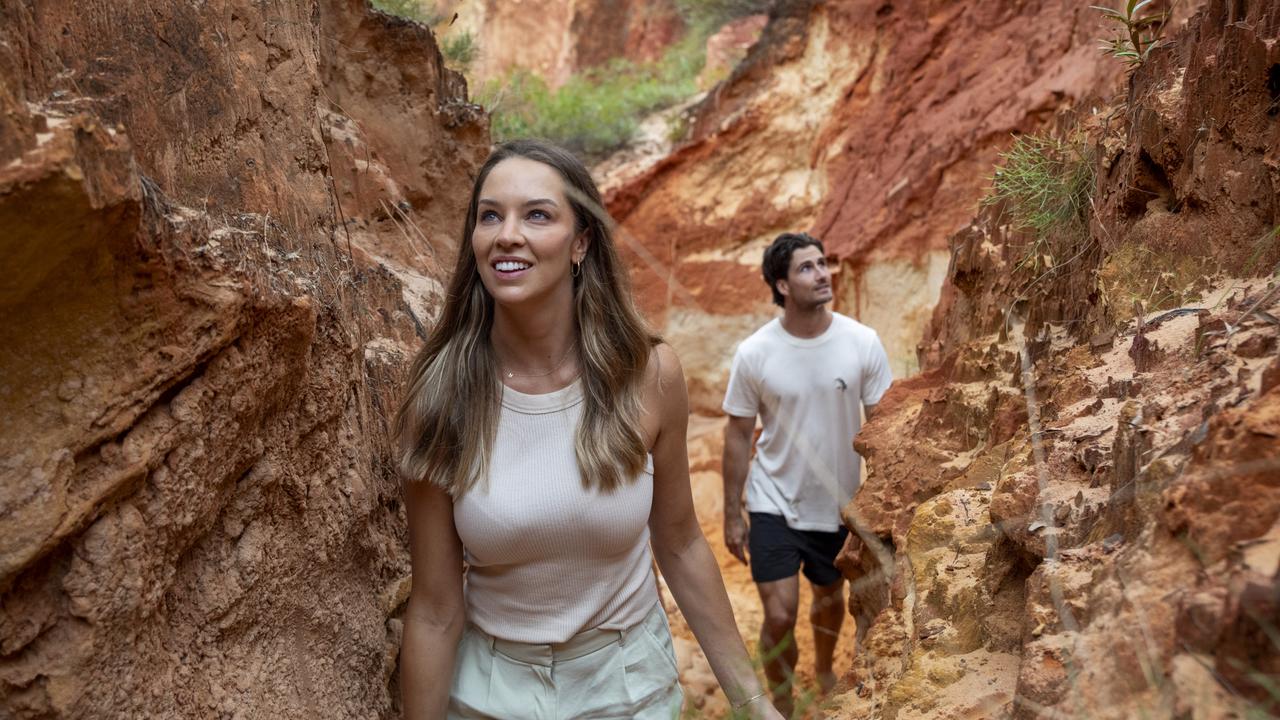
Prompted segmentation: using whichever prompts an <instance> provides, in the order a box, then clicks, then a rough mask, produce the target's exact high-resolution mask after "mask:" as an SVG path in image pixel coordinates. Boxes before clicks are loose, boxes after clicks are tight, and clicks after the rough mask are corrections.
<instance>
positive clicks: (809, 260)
mask: <svg viewBox="0 0 1280 720" xmlns="http://www.w3.org/2000/svg"><path fill="white" fill-rule="evenodd" d="M778 291H779V292H781V293H782V295H783V296H784V297H785V298H786V301H787V304H789V305H793V306H794V307H796V308H798V309H805V310H808V309H811V308H815V307H818V306H820V305H823V304H824V303H829V302H831V298H832V295H831V271H830V270H828V269H827V258H826V257H824V256H823V254H822V251H821V250H819V249H818V248H817V246H815V245H809V246H806V247H802V248H800V249H799V250H796V251H795V252H793V253H791V266H790V267H788V268H787V279H786V280H783V281H781V282H779V283H778Z"/></svg>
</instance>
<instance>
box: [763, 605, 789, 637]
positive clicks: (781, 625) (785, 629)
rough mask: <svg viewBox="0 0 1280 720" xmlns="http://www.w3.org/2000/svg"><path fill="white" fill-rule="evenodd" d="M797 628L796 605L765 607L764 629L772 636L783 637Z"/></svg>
mask: <svg viewBox="0 0 1280 720" xmlns="http://www.w3.org/2000/svg"><path fill="white" fill-rule="evenodd" d="M795 629H796V607H795V606H794V605H792V606H787V605H782V604H779V605H775V606H772V607H766V608H765V609H764V630H765V633H767V634H768V635H769V636H770V637H772V638H775V639H781V638H782V637H783V636H784V635H786V634H787V633H790V632H793V631H794V630H795Z"/></svg>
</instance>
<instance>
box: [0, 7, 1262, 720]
mask: <svg viewBox="0 0 1280 720" xmlns="http://www.w3.org/2000/svg"><path fill="white" fill-rule="evenodd" d="M1104 4H1105V5H1108V7H1106V8H1103V9H1102V10H1099V9H1098V8H1096V7H1090V4H1089V3H1082V2H1077V1H1076V0H1042V1H1040V2H1034V3H1025V2H990V1H989V0H955V1H954V2H926V1H925V0H898V1H895V2H885V1H884V0H775V1H773V2H769V1H767V0H724V1H723V2H722V1H721V0H716V1H715V2H712V1H711V0H708V1H707V2H702V1H701V0H625V1H624V0H616V1H615V0H521V2H514V1H513V2H507V1H506V0H439V1H433V0H377V1H376V2H374V3H372V4H370V3H369V2H366V0H273V2H270V3H262V2H249V1H248V0H209V1H207V2H198V3H196V2H191V3H155V2H149V1H147V0H116V1H114V2H110V3H83V2H74V1H73V0H0V717H4V718H14V719H15V720H73V719H74V720H79V719H81V718H117V717H120V718H135V717H154V718H201V719H203V718H220V719H222V718H226V719H227V720H240V719H252V718H307V719H308V720H310V719H312V718H323V719H326V720H327V719H330V718H332V719H334V720H346V719H348V718H376V719H377V720H395V719H396V718H400V717H402V716H403V711H402V707H401V697H402V694H401V691H402V689H403V688H402V687H401V686H400V677H401V654H400V653H401V647H402V645H403V640H404V626H405V614H406V606H407V598H408V597H409V594H410V588H411V586H412V577H411V572H410V556H409V550H408V547H409V545H408V543H409V538H408V531H407V518H406V509H405V503H404V498H403V494H402V488H401V479H400V477H399V476H398V474H397V473H398V471H397V469H396V457H397V456H396V449H395V447H394V446H393V443H392V441H391V436H390V433H391V427H390V426H391V418H392V417H393V415H394V414H395V410H396V408H397V407H398V404H399V402H400V400H401V398H402V394H403V387H404V377H405V373H406V370H407V368H408V367H409V365H410V363H411V361H412V358H413V357H414V355H415V354H416V353H417V352H418V351H419V349H420V348H421V347H422V346H423V343H424V341H425V339H426V337H427V335H428V333H429V332H430V330H431V329H432V328H433V327H434V326H435V324H436V323H437V321H438V320H439V318H440V314H441V308H442V306H443V303H444V298H445V295H446V292H447V291H446V283H447V281H448V278H449V275H450V272H451V270H450V269H451V268H452V267H453V265H454V261H455V258H456V257H457V254H458V253H459V252H460V251H461V252H466V250H467V248H468V242H469V239H467V238H460V237H459V236H460V234H461V229H462V228H463V227H464V220H465V218H466V216H467V212H468V207H467V204H468V193H469V192H470V185H471V182H472V180H473V179H474V178H475V177H476V174H477V171H478V169H479V167H480V165H481V163H482V162H483V161H484V159H485V158H486V157H487V155H488V153H489V152H490V150H491V148H492V147H493V146H494V143H495V142H498V141H501V140H503V139H506V138H509V137H516V136H522V135H534V134H545V135H548V136H554V137H555V139H556V141H557V142H559V143H561V144H563V145H564V146H566V147H568V148H570V149H571V150H572V151H574V152H576V153H578V154H580V155H581V157H583V158H584V160H585V162H587V163H588V164H593V165H592V167H593V168H594V169H595V170H596V172H597V174H598V175H599V177H598V178H597V180H598V182H599V184H600V186H601V190H602V194H603V201H604V206H605V208H604V209H605V210H607V212H608V213H609V215H610V217H611V218H612V219H613V220H614V221H616V223H617V229H618V238H619V240H618V242H619V246H620V253H621V254H622V256H623V258H622V259H623V261H624V262H625V263H626V267H627V271H628V272H629V274H630V277H631V280H632V284H633V289H634V292H635V295H636V301H637V303H638V305H639V306H640V308H641V310H642V312H643V314H644V317H645V319H646V321H647V322H649V323H650V324H651V325H652V327H653V328H654V330H655V331H656V332H657V333H659V334H660V335H662V337H663V338H665V339H666V341H667V342H668V343H670V344H671V346H672V347H673V348H674V349H675V351H676V352H677V354H678V355H679V357H680V359H681V363H682V365H683V367H684V369H685V373H686V378H687V382H688V388H689V398H690V404H691V406H692V412H693V415H692V416H691V418H690V427H689V431H688V441H689V453H690V458H689V460H690V464H691V469H692V483H693V493H694V499H695V502H696V504H697V512H698V520H699V523H700V525H701V528H702V530H703V532H704V534H705V535H706V536H707V539H708V541H709V542H710V545H711V547H712V549H713V551H714V552H715V555H716V559H717V562H718V564H719V566H720V569H721V572H722V574H723V576H724V580H725V583H726V586H727V588H728V591H729V596H730V599H731V602H732V605H733V609H734V612H735V614H736V616H737V620H738V622H739V625H740V630H741V632H742V635H743V639H744V640H745V641H746V643H747V645H748V647H752V648H753V647H754V646H755V642H756V637H757V634H758V631H759V628H760V624H761V615H762V612H761V606H760V600H759V598H758V596H757V592H756V588H755V586H754V584H753V583H752V582H751V579H750V573H749V571H748V569H747V568H746V567H745V566H743V565H741V564H740V563H738V562H737V561H736V560H734V559H733V558H732V557H731V556H730V555H729V554H728V552H727V551H726V549H725V548H724V544H723V538H722V527H721V523H722V518H721V510H720V508H721V502H722V497H721V494H722V481H721V475H720V467H719V466H720V455H721V448H722V442H723V440H722V433H723V430H724V427H725V423H726V420H725V419H724V417H723V415H722V414H721V410H720V407H721V402H722V400H723V399H724V396H725V388H726V383H727V379H728V376H729V366H730V362H731V358H732V357H733V354H734V348H735V347H736V345H737V343H739V342H740V341H741V340H743V339H744V338H746V337H747V336H748V335H750V334H751V333H752V332H753V331H754V330H755V329H756V328H759V327H760V326H761V325H763V324H764V323H766V322H768V321H769V320H770V319H771V318H773V317H775V316H776V315H777V313H778V312H779V310H778V308H777V306H775V305H774V304H773V303H772V302H771V300H770V293H769V290H768V288H767V287H766V286H765V284H764V283H763V282H762V280H761V267H760V264H761V255H762V251H763V249H764V248H765V246H767V245H768V244H769V242H770V241H771V240H772V239H773V238H774V237H776V236H777V235H778V234H779V233H782V232H787V231H795V230H802V231H806V232H809V233H812V234H814V235H815V236H818V237H820V238H821V239H822V240H823V242H824V243H825V251H826V255H827V256H828V257H827V258H826V259H827V261H828V262H829V263H830V265H831V266H832V267H833V268H835V269H836V270H837V272H836V273H835V274H834V280H833V290H834V293H833V295H834V297H833V300H832V301H831V302H830V306H831V307H832V309H834V310H835V311H837V312H840V313H842V314H845V315H848V316H850V317H854V318H856V319H859V320H860V321H861V322H864V323H865V324H867V325H869V326H871V327H872V328H875V329H876V330H877V331H878V333H879V334H880V336H881V338H882V340H883V342H884V344H885V346H886V349H887V351H888V356H889V361H890V364H891V366H892V370H893V374H894V376H895V382H894V383H893V385H892V386H891V387H890V389H889V390H888V391H887V392H886V393H885V395H884V396H883V398H882V399H881V402H880V403H879V407H878V409H877V411H876V413H875V415H874V418H873V419H872V421H871V422H869V423H868V424H866V425H864V426H863V429H862V431H861V432H860V434H859V435H858V437H857V438H856V440H854V439H852V438H851V440H853V442H854V443H855V447H856V449H857V451H858V452H859V453H860V454H861V455H862V457H863V459H864V460H865V462H866V471H865V473H864V474H863V475H862V484H861V486H860V489H859V491H858V492H857V494H856V495H855V496H854V497H853V498H851V499H849V501H848V502H847V504H845V505H844V507H843V508H841V515H840V517H841V521H842V522H843V524H844V525H845V526H846V527H847V528H849V529H850V530H853V531H855V536H851V539H850V541H849V542H848V543H847V544H846V546H845V548H844V550H843V551H842V553H841V556H840V562H839V563H838V564H839V567H840V569H841V571H842V573H843V574H844V576H845V578H846V579H847V581H848V584H849V585H850V586H852V587H855V588H856V590H855V591H854V592H853V593H852V595H851V596H850V597H849V601H848V605H847V608H846V609H847V611H848V616H847V617H846V619H845V622H844V626H843V630H842V633H841V638H840V641H839V651H838V654H837V659H836V666H835V670H836V673H837V675H838V676H839V684H838V686H837V689H836V691H835V693H833V695H832V696H831V697H830V698H829V699H828V701H827V702H824V703H820V704H819V705H818V706H817V707H812V706H811V707H810V709H809V717H811V718H812V717H828V718H832V719H833V720H853V719H854V718H858V720H864V719H869V720H962V719H963V720H970V719H974V720H976V719H978V718H1000V719H1001V720H1003V719H1005V718H1009V719H1010V720H1033V719H1036V720H1038V719H1040V718H1047V717H1052V718H1063V719H1065V720H1085V719H1088V720H1129V719H1130V718H1137V717H1142V718H1151V719H1152V720H1219V719H1222V720H1227V719H1248V720H1252V719H1254V718H1264V717H1277V716H1280V621H1278V620H1277V618H1280V4H1278V3H1277V2H1275V0H1194V1H1191V2H1165V1H1163V0H1156V1H1155V2H1153V3H1151V4H1149V5H1147V4H1144V6H1143V8H1144V9H1142V10H1137V9H1133V8H1132V7H1131V6H1130V5H1128V4H1126V5H1125V6H1123V7H1121V6H1120V4H1119V2H1118V0H1117V1H1116V2H1115V3H1114V5H1115V7H1110V6H1111V5H1112V4H1113V3H1104ZM1115 8H1120V9H1119V10H1116V9H1115ZM1125 8H1130V10H1131V13H1130V15H1125ZM1133 12H1136V13H1138V16H1131V15H1132V13H1133ZM1113 13H1119V14H1118V15H1116V14H1113ZM1121 28H1124V29H1125V30H1133V31H1134V32H1133V33H1129V32H1123V33H1121V35H1120V36H1118V35H1116V34H1115V33H1117V32H1119V31H1120V30H1121ZM1126 43H1128V44H1126ZM842 502H843V500H842ZM808 602H809V595H808V590H807V586H806V585H805V584H804V583H802V584H801V604H800V613H799V622H798V623H797V632H798V636H797V642H798V644H799V646H800V648H801V661H800V664H799V680H800V684H801V686H802V687H804V688H811V687H812V685H813V680H814V678H813V665H812V647H813V636H812V631H811V629H810V626H809V623H808V622H807V618H806V614H807V613H806V609H807V605H808ZM667 610H668V613H669V615H670V617H671V618H672V625H673V630H674V633H675V636H676V646H677V654H678V660H679V670H680V673H681V679H682V682H683V683H684V685H685V688H686V691H687V693H688V695H689V700H690V702H689V707H688V710H689V713H690V714H691V716H692V717H694V718H698V717H702V718H715V717H725V716H726V712H727V708H726V705H725V699H724V697H723V695H722V694H721V693H720V691H719V689H718V688H717V687H716V683H715V681H714V678H713V677H712V675H711V673H710V671H709V669H708V667H707V663H706V661H705V659H704V658H702V657H701V651H700V650H698V648H697V646H696V643H694V642H693V640H692V638H691V634H690V631H689V629H688V627H687V626H686V625H685V624H684V622H683V620H682V619H681V617H680V615H679V612H678V611H677V610H676V609H675V608H674V606H673V605H672V603H670V602H669V598H667ZM855 633H856V634H860V635H863V638H862V639H863V649H862V650H860V651H859V652H858V653H855V652H854V636H855ZM444 675H445V674H444V673H442V675H441V677H440V678H438V679H436V680H437V681H438V682H439V683H440V684H441V685H443V684H445V683H448V682H449V681H450V678H449V677H445V676H444ZM433 687H434V686H433Z"/></svg>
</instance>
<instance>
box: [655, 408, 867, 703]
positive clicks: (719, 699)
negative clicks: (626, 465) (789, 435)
mask: <svg viewBox="0 0 1280 720" xmlns="http://www.w3.org/2000/svg"><path fill="white" fill-rule="evenodd" d="M724 423H725V420H724V418H713V417H702V416H697V415H694V416H691V417H690V418H689V462H690V467H691V468H692V470H693V472H692V475H691V480H692V484H693V501H694V504H695V505H696V507H697V511H698V521H699V523H700V524H701V525H702V532H703V533H704V534H705V535H706V536H707V540H708V542H710V543H711V548H712V550H713V551H714V552H715V554H716V559H717V560H718V561H719V564H720V573H721V575H722V576H723V577H724V583H725V588H726V589H727V590H728V592H729V601H730V603H732V605H733V612H734V616H735V617H736V618H737V620H738V628H739V629H740V630H741V631H742V638H743V640H744V641H745V642H746V643H747V648H748V649H749V650H751V651H752V652H753V653H754V652H755V646H756V639H757V637H758V635H759V632H760V623H761V619H762V611H761V608H760V597H759V595H758V594H757V593H756V586H755V583H753V582H752V581H751V571H750V569H748V568H747V567H746V566H745V565H743V564H742V563H740V562H738V560H737V559H736V558H734V557H733V556H732V555H730V554H729V552H728V550H726V549H725V547H724V536H723V533H722V529H721V517H722V512H723V510H722V508H723V490H722V486H721V483H722V480H721V476H720V453H721V450H722V448H723V441H722V438H723V432H724ZM810 599H811V593H810V592H809V585H808V582H807V581H804V580H803V578H801V583H800V609H799V613H798V615H799V620H798V622H797V623H796V635H797V640H798V642H799V646H800V663H799V668H798V672H797V674H798V676H799V679H800V683H799V684H800V688H801V689H802V691H804V690H809V691H811V690H812V688H813V687H814V680H813V629H812V627H811V626H810V625H809V621H808V612H809V603H810ZM663 602H664V603H665V604H666V606H667V608H668V614H669V615H670V616H671V629H672V633H673V634H674V635H675V637H676V654H677V656H678V660H679V665H680V673H681V681H682V683H683V684H684V688H685V693H686V695H687V696H688V702H687V703H686V705H687V707H688V709H689V710H690V714H691V715H692V716H693V717H709V718H710V717H723V716H724V715H725V714H726V711H727V709H728V705H727V703H726V701H725V698H724V695H723V694H722V693H721V692H720V690H719V687H718V685H717V684H716V682H715V677H714V676H713V675H712V674H711V670H710V668H709V667H708V665H707V661H706V659H705V658H704V657H703V655H702V653H701V651H700V650H698V648H697V645H696V643H695V642H693V635H692V633H691V632H690V631H689V628H688V626H687V625H686V624H685V622H684V619H683V618H682V617H681V616H680V613H679V611H678V610H676V609H675V607H674V603H672V602H670V596H669V595H667V594H666V593H665V592H664V596H663ZM853 636H854V627H853V619H852V618H846V620H845V623H844V626H843V627H842V629H841V632H840V641H839V644H838V645H837V648H836V662H835V671H836V674H837V676H840V677H843V676H844V675H845V674H846V673H847V672H848V671H849V668H850V667H851V665H852V662H853ZM808 717H821V713H820V711H811V712H810V713H808Z"/></svg>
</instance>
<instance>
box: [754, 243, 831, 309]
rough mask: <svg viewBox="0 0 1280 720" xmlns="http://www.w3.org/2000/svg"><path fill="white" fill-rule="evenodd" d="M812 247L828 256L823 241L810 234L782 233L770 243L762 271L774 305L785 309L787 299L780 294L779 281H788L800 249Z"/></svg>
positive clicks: (765, 252)
mask: <svg viewBox="0 0 1280 720" xmlns="http://www.w3.org/2000/svg"><path fill="white" fill-rule="evenodd" d="M811 245H812V246H815V247H817V248H818V250H820V251H821V252H822V254H823V255H826V254H827V250H826V248H824V247H822V241H821V240H819V239H818V238H816V237H814V236H812V235H810V234H808V233H782V234H781V235H779V236H778V237H776V238H774V239H773V242H772V243H769V247H767V248H765V250H764V263H762V265H761V270H762V271H763V272H764V282H765V284H766V285H768V286H769V292H771V293H773V304H774V305H777V306H778V307H785V305H784V304H783V303H784V301H785V300H786V298H784V297H782V293H780V292H778V281H779V280H786V279H787V270H789V269H790V268H791V255H792V254H793V253H795V251H797V250H799V249H800V248H803V247H809V246H811Z"/></svg>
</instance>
